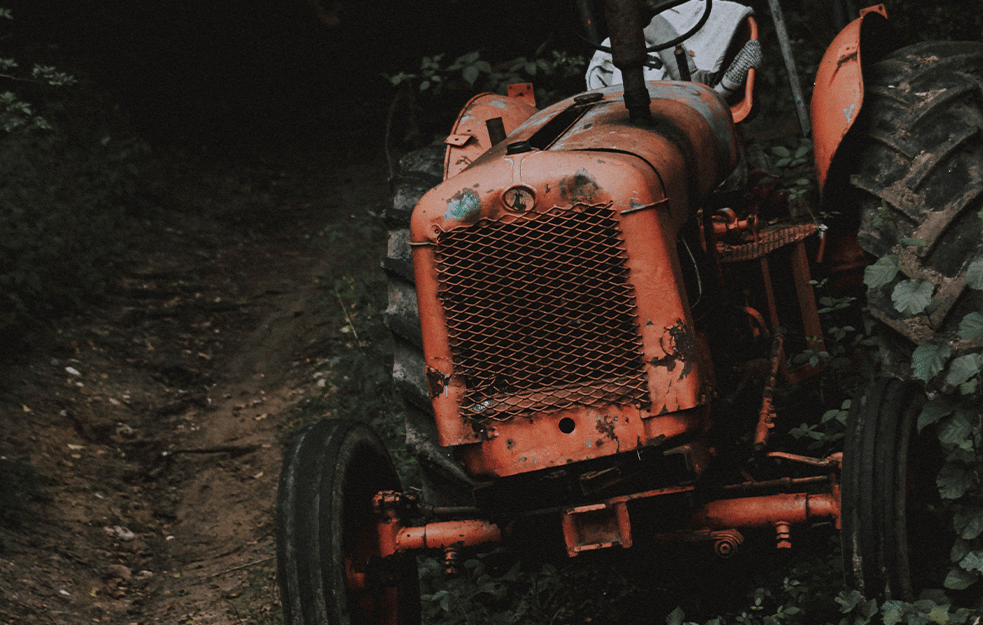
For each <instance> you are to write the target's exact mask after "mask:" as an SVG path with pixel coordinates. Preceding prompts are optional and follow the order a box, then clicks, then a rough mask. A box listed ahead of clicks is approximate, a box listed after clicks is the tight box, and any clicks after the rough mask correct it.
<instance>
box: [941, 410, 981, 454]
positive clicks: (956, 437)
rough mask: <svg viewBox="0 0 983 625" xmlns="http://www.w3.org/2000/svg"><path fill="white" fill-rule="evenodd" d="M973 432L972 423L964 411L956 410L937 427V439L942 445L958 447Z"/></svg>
mask: <svg viewBox="0 0 983 625" xmlns="http://www.w3.org/2000/svg"><path fill="white" fill-rule="evenodd" d="M972 434H973V424H972V423H971V422H970V420H969V419H968V418H967V417H966V413H965V412H964V411H961V410H960V411H957V412H956V414H954V415H952V418H951V419H949V420H948V421H946V422H945V424H944V425H943V426H942V427H941V428H939V441H940V442H941V443H942V444H943V445H951V446H953V447H959V446H960V445H961V444H962V443H963V442H965V441H967V440H969V437H970V436H972Z"/></svg>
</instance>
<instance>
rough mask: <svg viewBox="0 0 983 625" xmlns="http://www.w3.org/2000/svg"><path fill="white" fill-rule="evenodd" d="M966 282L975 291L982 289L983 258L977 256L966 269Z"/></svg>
mask: <svg viewBox="0 0 983 625" xmlns="http://www.w3.org/2000/svg"><path fill="white" fill-rule="evenodd" d="M966 284H968V285H969V286H970V287H971V288H974V289H976V290H977V291H983V258H977V259H976V260H974V261H973V262H971V263H970V264H969V268H968V269H966Z"/></svg>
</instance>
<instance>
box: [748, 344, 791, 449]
mask: <svg viewBox="0 0 983 625" xmlns="http://www.w3.org/2000/svg"><path fill="white" fill-rule="evenodd" d="M784 339H785V337H784V336H783V335H782V334H781V333H779V332H776V333H775V337H774V338H773V339H772V343H771V368H770V370H769V372H768V379H767V380H766V381H765V387H764V389H762V391H761V410H760V411H759V412H758V427H757V428H755V431H754V448H755V449H756V450H759V451H760V450H762V449H764V447H765V445H766V444H767V442H768V434H769V433H770V432H771V429H772V428H774V427H775V417H776V416H777V415H776V414H775V403H774V400H773V399H774V398H773V395H774V393H775V383H776V382H777V379H778V371H779V370H780V369H781V366H782V362H781V361H782V360H783V359H784V357H785V350H783V349H782V344H783V342H784Z"/></svg>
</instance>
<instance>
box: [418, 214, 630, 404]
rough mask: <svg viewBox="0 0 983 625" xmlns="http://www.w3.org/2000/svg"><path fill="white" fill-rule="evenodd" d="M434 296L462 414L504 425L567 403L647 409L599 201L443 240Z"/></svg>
mask: <svg viewBox="0 0 983 625" xmlns="http://www.w3.org/2000/svg"><path fill="white" fill-rule="evenodd" d="M435 252H436V260H437V269H438V276H439V285H438V297H439V298H440V301H441V304H442V305H443V307H444V311H445V314H446V318H447V326H448V327H447V331H448V335H449V338H450V346H451V351H452V353H453V356H454V373H455V375H457V376H462V377H463V378H464V380H465V382H466V388H467V391H466V394H465V397H464V400H463V402H462V404H461V415H462V416H466V417H471V418H478V419H485V418H491V419H506V418H510V417H513V416H520V415H529V414H531V413H534V412H543V411H555V410H559V409H563V408H568V407H571V406H575V405H584V406H601V405H605V404H610V403H616V402H617V403H634V404H637V405H641V406H645V407H647V405H648V402H649V399H648V386H647V381H646V376H645V373H644V365H643V359H642V340H641V337H640V336H639V333H638V329H637V321H636V317H637V313H636V306H635V295H634V290H633V288H632V286H631V284H629V282H628V268H627V266H626V264H625V260H626V257H627V253H626V251H625V246H624V242H623V239H622V233H621V229H620V225H619V222H618V220H617V218H616V216H615V214H614V212H613V211H612V209H611V208H610V207H609V206H577V207H575V208H573V209H563V210H562V211H559V212H553V213H549V214H544V215H535V216H533V217H531V218H530V217H523V218H519V219H518V220H516V221H512V222H505V221H490V220H481V221H479V222H478V223H477V224H475V225H474V226H471V227H469V228H458V229H455V230H451V231H448V232H445V233H443V234H441V235H440V236H439V238H438V241H437V245H436V248H435Z"/></svg>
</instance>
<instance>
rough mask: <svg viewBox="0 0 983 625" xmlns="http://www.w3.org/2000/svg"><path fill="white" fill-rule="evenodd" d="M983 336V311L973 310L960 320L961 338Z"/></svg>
mask: <svg viewBox="0 0 983 625" xmlns="http://www.w3.org/2000/svg"><path fill="white" fill-rule="evenodd" d="M978 336H983V313H978V312H972V313H969V314H968V315H966V316H965V317H963V319H962V321H960V322H959V338H961V339H975V338H976V337H978Z"/></svg>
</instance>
